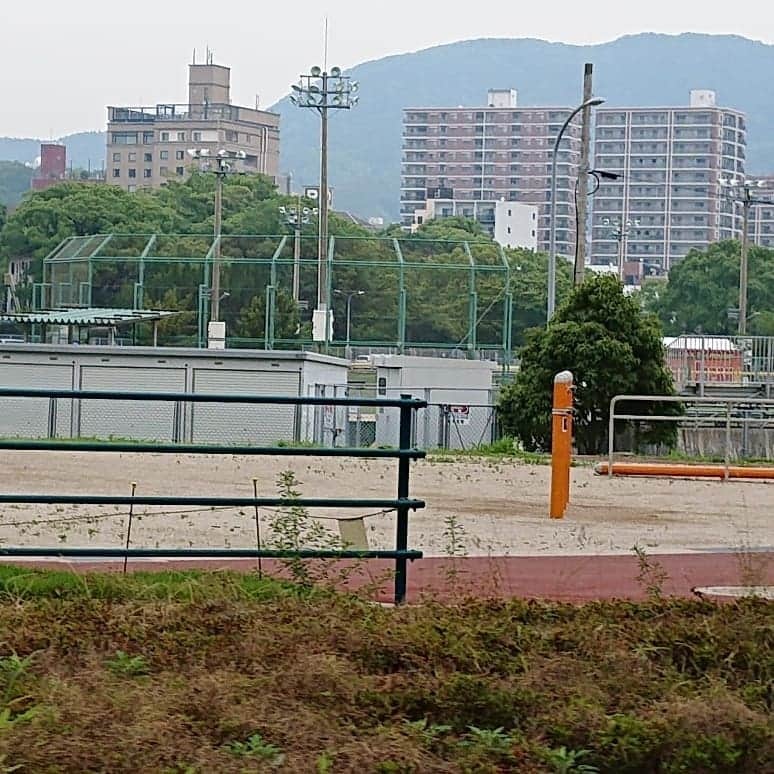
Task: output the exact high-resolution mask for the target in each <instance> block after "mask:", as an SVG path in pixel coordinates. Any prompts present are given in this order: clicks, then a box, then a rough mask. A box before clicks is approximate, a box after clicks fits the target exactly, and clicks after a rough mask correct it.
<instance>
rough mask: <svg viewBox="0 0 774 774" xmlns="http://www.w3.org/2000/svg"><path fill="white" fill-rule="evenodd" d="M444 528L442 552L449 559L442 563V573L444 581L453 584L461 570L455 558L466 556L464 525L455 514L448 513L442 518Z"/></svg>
mask: <svg viewBox="0 0 774 774" xmlns="http://www.w3.org/2000/svg"><path fill="white" fill-rule="evenodd" d="M443 521H444V525H445V529H444V531H443V537H444V541H445V544H444V554H445V556H447V557H448V559H449V561H448V562H447V563H446V564H445V565H444V573H445V575H446V583H447V585H449V586H453V585H454V583H455V581H456V580H457V578H458V577H459V575H460V574H461V572H462V570H461V569H460V567H459V565H458V563H457V559H458V558H459V557H463V556H466V554H467V546H466V540H465V539H466V537H467V534H466V532H465V527H464V526H463V525H462V524H460V521H459V519H458V518H457V516H456V514H453V513H452V514H449V515H448V516H447V517H446V518H445V519H444V520H443Z"/></svg>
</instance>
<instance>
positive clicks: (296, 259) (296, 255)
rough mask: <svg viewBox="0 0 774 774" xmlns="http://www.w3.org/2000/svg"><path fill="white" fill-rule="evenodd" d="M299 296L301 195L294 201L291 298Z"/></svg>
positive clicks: (297, 300)
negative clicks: (294, 224) (294, 221)
mask: <svg viewBox="0 0 774 774" xmlns="http://www.w3.org/2000/svg"><path fill="white" fill-rule="evenodd" d="M300 298H301V197H300V196H299V197H298V200H297V202H296V226H295V233H294V239H293V300H294V301H295V302H296V303H298V302H299V300H300Z"/></svg>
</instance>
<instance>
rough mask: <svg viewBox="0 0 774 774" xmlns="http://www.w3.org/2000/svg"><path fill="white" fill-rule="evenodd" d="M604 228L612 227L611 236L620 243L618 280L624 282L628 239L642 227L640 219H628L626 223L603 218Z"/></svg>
mask: <svg viewBox="0 0 774 774" xmlns="http://www.w3.org/2000/svg"><path fill="white" fill-rule="evenodd" d="M602 225H603V226H610V227H612V229H613V230H612V231H611V232H610V236H611V237H613V239H615V241H616V242H618V279H619V280H621V282H623V281H624V263H625V262H626V239H627V237H628V236H629V234H630V233H631V230H632V228H635V227H637V226H639V225H640V219H639V218H634V219H630V218H627V219H626V221H620V220H618V219H615V220H613V219H611V218H602Z"/></svg>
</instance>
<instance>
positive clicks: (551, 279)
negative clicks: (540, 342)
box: [546, 97, 605, 323]
mask: <svg viewBox="0 0 774 774" xmlns="http://www.w3.org/2000/svg"><path fill="white" fill-rule="evenodd" d="M604 101H605V100H604V99H602V98H601V97H592V98H591V99H588V100H586V101H585V102H584V103H582V104H581V105H578V107H576V108H575V110H573V111H572V113H570V115H569V116H567V120H566V121H565V122H564V124H563V125H562V128H561V129H560V130H559V134H557V135H556V140H555V141H554V154H553V158H552V160H551V224H550V230H549V241H548V307H547V315H546V316H547V319H546V322H547V323H548V322H550V321H551V318H552V317H553V316H554V310H555V308H556V163H557V156H558V155H559V144H560V143H561V142H562V137H563V136H564V133H565V131H566V130H567V127H568V126H569V125H570V123H571V122H572V119H573V118H575V116H577V115H578V113H580V112H581V111H583V110H585V109H586V108H591V107H597V106H598V105H601V104H602V103H603V102H604Z"/></svg>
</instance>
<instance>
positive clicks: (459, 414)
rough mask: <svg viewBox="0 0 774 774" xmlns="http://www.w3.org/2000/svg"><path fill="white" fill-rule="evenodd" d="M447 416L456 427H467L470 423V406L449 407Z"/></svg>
mask: <svg viewBox="0 0 774 774" xmlns="http://www.w3.org/2000/svg"><path fill="white" fill-rule="evenodd" d="M449 415H450V416H451V418H452V421H453V422H454V423H455V424H457V425H467V424H468V423H469V422H470V406H449Z"/></svg>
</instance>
